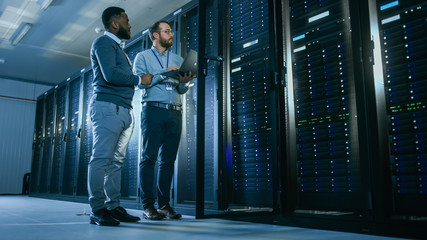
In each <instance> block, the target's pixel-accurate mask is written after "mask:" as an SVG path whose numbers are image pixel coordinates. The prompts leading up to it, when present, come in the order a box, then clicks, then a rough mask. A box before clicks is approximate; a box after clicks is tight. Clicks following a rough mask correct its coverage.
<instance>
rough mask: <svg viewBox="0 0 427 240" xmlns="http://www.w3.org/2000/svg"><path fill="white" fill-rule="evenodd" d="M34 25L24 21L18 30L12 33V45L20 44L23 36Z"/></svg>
mask: <svg viewBox="0 0 427 240" xmlns="http://www.w3.org/2000/svg"><path fill="white" fill-rule="evenodd" d="M32 26H33V25H32V24H31V23H26V22H23V23H21V25H19V27H18V28H17V29H16V31H15V32H14V33H13V34H12V37H10V42H11V43H12V45H14V46H15V45H16V44H18V43H19V42H20V41H21V40H22V38H23V37H24V36H25V34H27V32H28V31H29V30H30V29H31V27H32Z"/></svg>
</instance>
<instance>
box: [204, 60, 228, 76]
mask: <svg viewBox="0 0 427 240" xmlns="http://www.w3.org/2000/svg"><path fill="white" fill-rule="evenodd" d="M208 60H213V61H217V62H223V61H224V58H223V57H221V56H205V57H204V59H203V76H205V77H206V76H207V75H208Z"/></svg>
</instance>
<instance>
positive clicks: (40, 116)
mask: <svg viewBox="0 0 427 240" xmlns="http://www.w3.org/2000/svg"><path fill="white" fill-rule="evenodd" d="M44 102H45V99H44V96H43V95H42V96H40V97H38V98H37V105H36V118H35V121H36V122H35V128H34V139H33V159H32V163H31V179H30V194H34V193H37V192H38V191H39V187H38V186H39V179H40V171H41V170H40V162H41V156H42V146H43V139H44V137H43V136H44V134H43V133H44Z"/></svg>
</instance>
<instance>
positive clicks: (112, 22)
mask: <svg viewBox="0 0 427 240" xmlns="http://www.w3.org/2000/svg"><path fill="white" fill-rule="evenodd" d="M111 27H112V28H114V29H119V23H118V22H117V21H116V20H113V21H111Z"/></svg>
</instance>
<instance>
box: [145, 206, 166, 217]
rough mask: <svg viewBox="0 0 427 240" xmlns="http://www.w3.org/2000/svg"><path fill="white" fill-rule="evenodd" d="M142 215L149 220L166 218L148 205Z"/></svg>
mask: <svg viewBox="0 0 427 240" xmlns="http://www.w3.org/2000/svg"><path fill="white" fill-rule="evenodd" d="M142 216H144V218H145V219H149V220H162V219H163V218H164V216H163V215H161V214H160V213H159V212H157V210H156V209H155V208H154V207H148V208H146V209H145V210H144V211H143V212H142Z"/></svg>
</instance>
